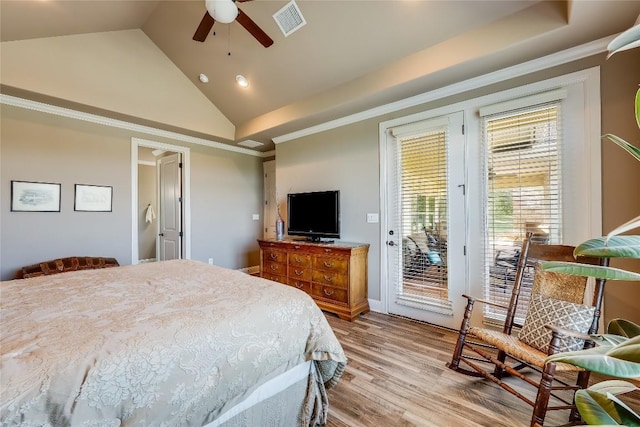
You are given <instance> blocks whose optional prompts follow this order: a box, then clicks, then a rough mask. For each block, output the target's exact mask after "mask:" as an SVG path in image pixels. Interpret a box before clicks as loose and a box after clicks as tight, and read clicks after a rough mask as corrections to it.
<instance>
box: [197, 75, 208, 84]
mask: <svg viewBox="0 0 640 427" xmlns="http://www.w3.org/2000/svg"><path fill="white" fill-rule="evenodd" d="M198 79H200V81H201V82H202V83H209V77H207V75H206V74H200V75H199V76H198Z"/></svg>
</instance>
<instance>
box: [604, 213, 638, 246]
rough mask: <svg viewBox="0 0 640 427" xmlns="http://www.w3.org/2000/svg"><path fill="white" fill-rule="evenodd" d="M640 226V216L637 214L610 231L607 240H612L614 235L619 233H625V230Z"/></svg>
mask: <svg viewBox="0 0 640 427" xmlns="http://www.w3.org/2000/svg"><path fill="white" fill-rule="evenodd" d="M638 227H640V216H637V217H635V218H633V219H632V220H630V221H627V222H625V223H624V224H622V225H621V226H619V227H616V228H615V229H614V230H612V231H610V232H609V234H607V240H610V239H611V238H612V236H617V235H618V234H621V233H624V232H625V231H629V230H633V229H634V228H638Z"/></svg>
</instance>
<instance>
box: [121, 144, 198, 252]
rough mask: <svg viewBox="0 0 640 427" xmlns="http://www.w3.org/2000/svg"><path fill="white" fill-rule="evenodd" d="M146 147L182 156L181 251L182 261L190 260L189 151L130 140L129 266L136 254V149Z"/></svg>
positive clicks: (178, 147) (186, 148) (169, 145)
mask: <svg viewBox="0 0 640 427" xmlns="http://www.w3.org/2000/svg"><path fill="white" fill-rule="evenodd" d="M139 147H146V148H153V149H160V150H165V151H172V152H175V153H180V154H182V201H183V203H182V218H183V224H182V232H183V233H182V234H183V238H182V246H183V247H182V249H183V252H182V254H183V259H191V151H190V148H188V147H182V146H180V145H172V144H166V143H164V142H158V141H151V140H147V139H142V138H131V264H137V263H138V261H139V259H138V257H139V254H138V215H139V212H138V209H137V207H138V148H139Z"/></svg>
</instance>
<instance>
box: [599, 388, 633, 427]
mask: <svg viewBox="0 0 640 427" xmlns="http://www.w3.org/2000/svg"><path fill="white" fill-rule="evenodd" d="M607 398H608V399H609V400H611V401H612V402H613V404H614V405H615V407H616V412H617V413H618V415H619V416H620V421H621V422H622V424H624V425H626V426H631V427H637V426H640V416H638V414H636V413H635V412H634V411H633V409H631V408H629V407H628V406H627V405H626V404H625V403H624V402H623V401H621V400H620V399H618V398H617V397H616V396H614V395H613V394H611V393H607Z"/></svg>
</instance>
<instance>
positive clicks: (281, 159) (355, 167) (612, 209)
mask: <svg viewBox="0 0 640 427" xmlns="http://www.w3.org/2000/svg"><path fill="white" fill-rule="evenodd" d="M619 55H620V57H619V58H616V57H615V56H614V57H613V58H612V59H610V60H609V61H605V60H604V56H605V55H604V54H602V55H597V56H594V57H590V58H586V59H584V60H580V61H576V62H574V63H571V64H566V65H563V66H560V67H555V68H552V69H549V70H545V71H542V72H538V73H535V74H533V75H527V76H523V77H519V78H516V79H512V80H510V81H505V82H502V83H499V84H494V85H491V86H488V87H484V88H480V89H477V90H474V91H472V92H468V93H463V94H460V95H456V96H454V97H450V98H447V99H442V100H438V101H435V102H431V103H429V104H424V105H420V106H417V107H412V108H410V109H406V110H402V111H397V112H394V113H391V114H386V115H384V116H380V117H376V118H374V119H369V120H366V121H362V122H358V123H355V124H352V125H348V126H343V127H340V128H337V129H333V130H330V131H326V132H322V133H319V134H315V135H311V136H306V137H303V138H299V139H297V140H293V141H289V142H285V143H282V144H278V145H277V146H276V169H277V173H276V176H277V187H278V192H279V194H280V195H281V198H282V197H283V196H282V195H286V193H288V192H291V191H304V190H311V189H334V188H335V189H339V190H341V197H342V203H343V205H342V206H343V208H342V237H343V239H344V240H351V241H357V242H365V243H369V244H371V249H370V252H369V298H370V299H373V300H380V292H381V290H380V275H379V268H380V262H379V260H380V248H379V241H380V229H379V226H378V224H367V223H366V221H365V219H366V213H367V212H378V211H379V210H380V205H379V135H378V125H379V123H380V122H382V121H386V120H390V119H393V118H397V117H403V116H406V115H409V114H412V113H416V112H420V111H429V110H432V109H435V108H437V107H441V106H444V105H449V104H453V103H455V102H460V101H463V100H466V99H471V98H475V97H478V96H481V95H486V94H489V93H493V92H496V91H499V90H504V89H507V88H512V87H517V86H520V85H523V84H526V83H532V82H536V81H540V80H544V79H548V78H551V77H554V76H559V75H563V74H567V73H570V72H573V71H577V70H582V69H586V68H589V67H593V66H597V65H601V66H602V69H601V73H602V75H601V76H602V118H603V130H604V131H613V129H614V128H615V129H616V130H617V129H621V130H620V131H619V132H622V130H625V132H626V134H625V135H626V136H628V137H629V139H630V140H632V141H634V140H635V141H638V137H637V136H638V131H637V129H636V130H635V131H634V129H633V127H634V126H635V120H634V119H633V94H634V87H636V88H637V85H638V80H637V79H638V73H637V66H635V65H634V64H638V63H640V49H636V50H633V51H629V52H626V53H624V54H619ZM623 55H625V56H624V57H623ZM634 61H635V62H634ZM621 110H624V114H621ZM634 132H635V136H634ZM625 135H622V134H621V136H625ZM616 150H618V151H620V150H619V149H617V148H615V147H612V144H606V143H605V144H603V175H604V176H603V187H604V194H605V195H604V205H603V216H604V229H605V230H608V229H611V228H613V226H615V225H617V224H619V223H622V222H623V221H624V220H627V219H630V218H632V217H633V215H638V213H639V212H640V206H639V205H640V192H639V191H638V190H637V189H638V187H640V179H639V175H638V174H639V173H640V167H639V165H638V164H637V162H633V161H632V160H631V158H630V157H628V156H626V157H625V155H624V153H621V152H620V153H618V152H617V151H616ZM614 156H615V157H614ZM634 183H635V184H634ZM614 194H616V197H617V198H620V199H624V201H623V202H621V203H620V204H616V205H615V206H614V205H613V202H612V199H611V198H612V197H613V195H614ZM635 265H636V269H637V270H638V271H640V268H638V266H637V262H635ZM618 285H620V284H618V283H612V284H610V285H609V287H608V288H607V293H606V298H607V300H606V313H605V317H606V319H607V320H608V319H611V318H614V317H618V316H623V317H626V318H629V319H635V320H636V321H640V310H638V301H640V286H637V284H636V285H635V286H634V285H622V286H618Z"/></svg>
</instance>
